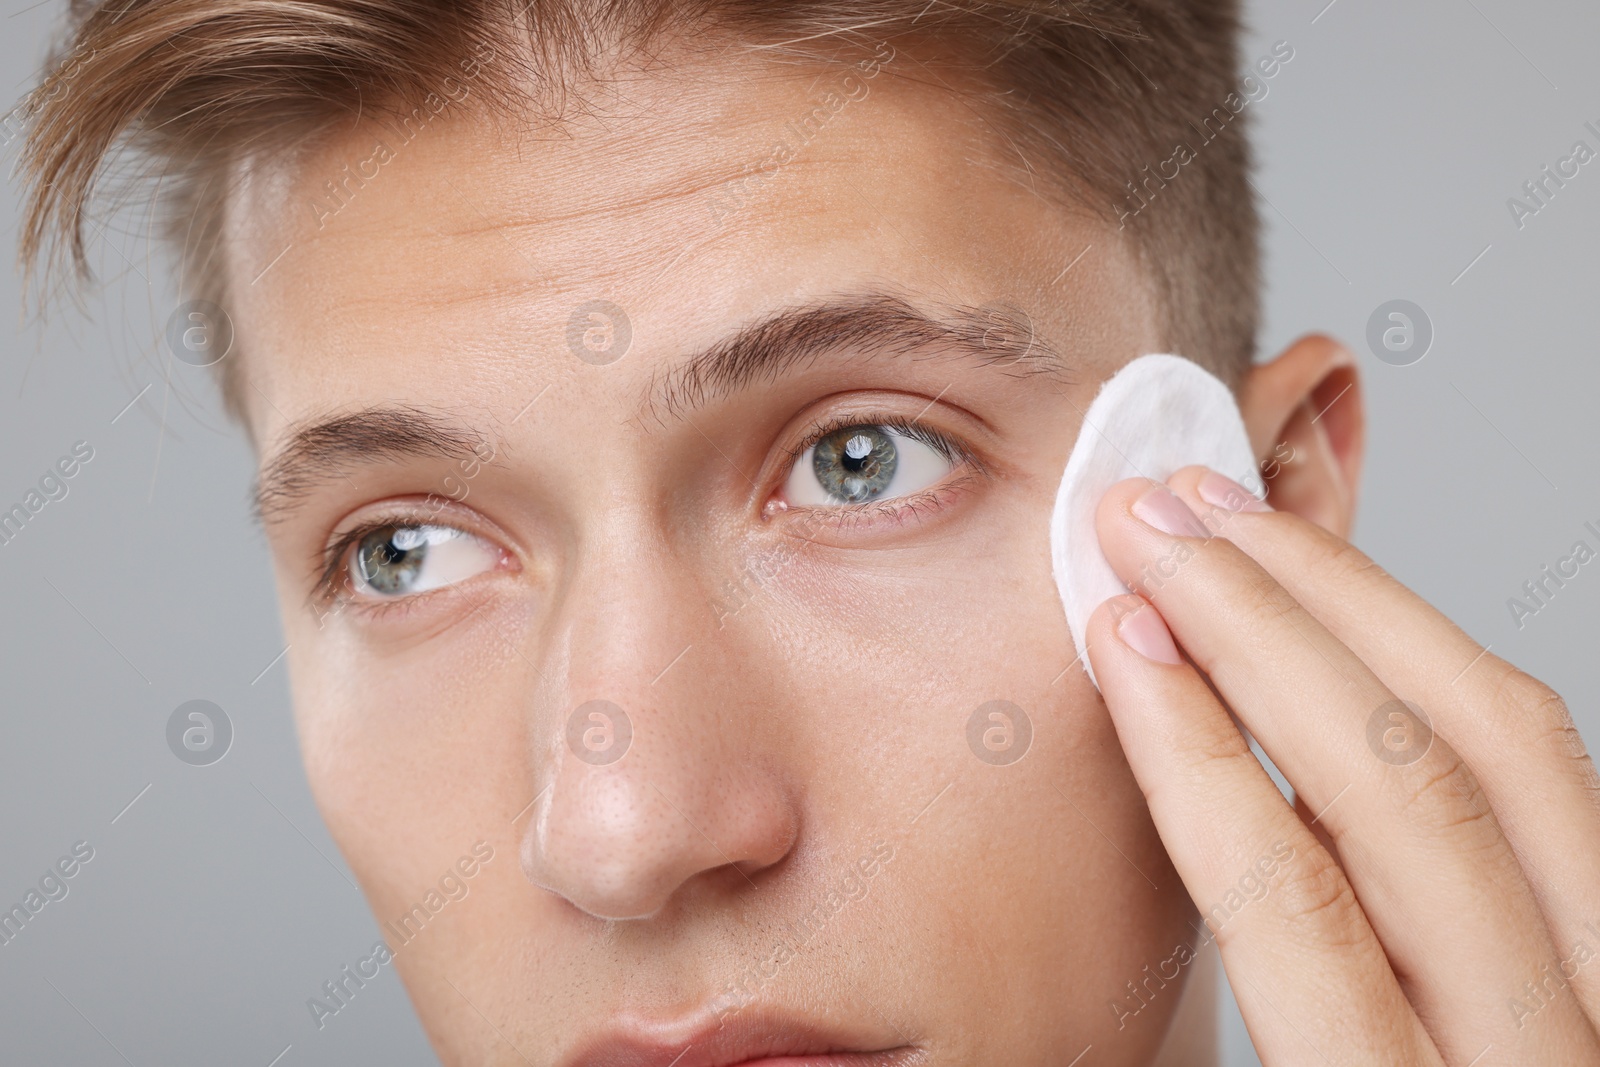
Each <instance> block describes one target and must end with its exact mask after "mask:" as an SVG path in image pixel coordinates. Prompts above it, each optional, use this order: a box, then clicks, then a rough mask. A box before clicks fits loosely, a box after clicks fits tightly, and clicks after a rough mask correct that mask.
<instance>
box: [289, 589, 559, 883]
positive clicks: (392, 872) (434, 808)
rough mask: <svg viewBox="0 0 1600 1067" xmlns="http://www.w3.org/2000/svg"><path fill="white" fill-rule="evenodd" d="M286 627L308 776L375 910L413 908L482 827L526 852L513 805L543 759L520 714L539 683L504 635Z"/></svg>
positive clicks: (308, 624) (303, 624) (497, 841)
mask: <svg viewBox="0 0 1600 1067" xmlns="http://www.w3.org/2000/svg"><path fill="white" fill-rule="evenodd" d="M286 633H287V639H288V641H289V642H290V650H289V653H288V656H287V657H286V658H287V660H288V662H289V671H290V681H291V689H292V692H293V698H294V709H295V723H296V730H297V733H298V735H299V741H300V747H301V754H302V758H303V761H304V764H305V769H306V777H307V780H308V783H309V785H310V787H311V791H312V794H313V796H314V797H315V798H316V802H317V807H318V810H319V811H320V813H321V815H322V817H323V820H324V822H325V823H326V824H327V826H328V830H329V832H330V833H331V834H332V836H333V838H334V840H335V841H336V843H337V844H338V846H339V848H340V851H341V852H342V853H343V854H344V856H345V858H346V860H347V861H348V862H349V864H350V866H351V868H352V869H353V870H354V871H355V872H356V873H357V875H358V876H359V877H360V879H361V882H362V884H363V886H364V887H366V888H367V890H368V893H369V895H370V896H371V898H372V902H373V904H374V907H375V908H376V907H378V905H379V903H380V901H382V902H385V904H386V905H387V906H393V905H400V904H402V902H404V903H406V904H408V903H409V902H410V897H412V896H415V895H416V894H417V893H418V892H421V891H423V890H424V889H425V888H426V887H427V886H429V885H431V884H433V883H435V882H437V880H438V878H439V875H440V872H441V871H443V870H445V869H447V868H449V867H450V866H451V864H453V863H455V862H456V860H457V859H458V858H459V856H461V855H462V854H464V853H466V852H467V851H469V850H470V847H471V845H472V844H473V843H474V841H476V840H477V839H478V836H480V835H485V834H487V835H488V837H489V840H490V842H491V844H492V845H493V846H494V847H495V849H496V851H497V852H499V851H501V850H502V849H505V850H507V854H511V853H512V852H513V851H514V841H513V839H512V837H511V836H510V830H509V827H510V823H509V819H510V818H511V816H512V815H513V814H515V808H516V807H517V805H515V804H511V807H510V810H508V811H506V812H505V813H504V814H502V813H501V810H500V809H501V808H505V807H506V806H507V805H508V804H510V799H509V798H511V797H513V796H515V795H516V794H517V791H518V790H519V789H520V788H521V786H520V785H516V784H513V783H514V782H516V781H518V780H519V775H520V774H521V773H522V772H524V771H525V768H526V767H527V764H528V761H529V755H528V753H527V752H526V751H525V748H526V737H527V735H526V733H517V732H516V726H517V719H516V715H515V711H514V709H517V708H519V707H522V706H524V705H525V704H526V702H527V700H528V699H529V698H530V697H531V696H532V694H533V693H534V689H533V687H532V686H531V684H530V683H529V681H528V679H527V678H526V677H525V676H524V670H519V669H518V664H520V662H521V661H520V660H516V659H514V658H512V659H510V660H507V658H506V657H505V656H501V655H496V654H495V653H494V651H493V650H494V649H496V648H502V647H504V643H503V642H500V643H495V642H491V641H489V640H487V639H485V635H483V634H481V633H475V632H469V631H465V630H463V631H462V632H460V633H456V634H450V635H444V636H443V637H436V638H434V639H433V641H432V642H430V643H425V644H423V645H420V646H418V647H416V648H414V649H411V650H392V649H387V648H378V647H368V646H367V645H366V644H365V643H364V642H363V641H362V640H361V639H360V637H359V636H358V634H357V632H356V631H355V629H354V628H352V627H351V626H349V625H348V624H347V623H346V622H342V621H333V622H329V623H328V624H327V626H326V628H325V629H320V630H319V629H318V626H317V623H316V620H315V619H314V618H307V619H306V620H304V621H301V620H300V619H299V618H298V617H296V618H295V620H294V621H293V622H292V623H291V624H290V625H288V626H286ZM525 800H526V798H524V802H525ZM497 827H500V828H505V829H504V832H503V833H501V834H499V835H498V836H497V835H495V834H494V833H493V830H494V828H497ZM402 910H403V909H402ZM383 913H384V912H383V910H381V909H380V914H383Z"/></svg>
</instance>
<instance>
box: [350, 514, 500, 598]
mask: <svg viewBox="0 0 1600 1067" xmlns="http://www.w3.org/2000/svg"><path fill="white" fill-rule="evenodd" d="M498 559H499V554H498V553H497V552H496V551H495V550H494V549H493V548H491V547H490V546H489V545H488V544H486V543H485V542H483V541H481V540H479V539H478V538H476V537H473V536H472V535H471V534H469V533H466V532H465V531H463V530H457V529H455V528H454V527H451V526H421V525H417V526H404V525H398V526H381V527H379V528H377V529H375V530H373V531H372V532H371V533H368V534H366V535H365V536H364V537H362V538H361V539H360V540H359V541H357V542H356V545H355V551H354V552H353V553H352V554H351V556H350V563H349V575H350V584H351V586H352V587H353V588H354V589H355V590H356V592H358V593H364V594H367V595H369V596H375V597H384V598H393V597H401V596H409V595H411V594H413V593H426V592H428V591H429V590H430V589H441V588H443V587H444V586H447V585H454V584H455V583H457V582H461V581H465V580H466V579H468V578H471V577H472V576H473V575H476V574H482V573H483V572H484V571H487V570H489V569H491V568H492V567H494V565H495V563H496V562H497V561H498Z"/></svg>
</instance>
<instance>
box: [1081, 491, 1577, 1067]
mask: <svg viewBox="0 0 1600 1067" xmlns="http://www.w3.org/2000/svg"><path fill="white" fill-rule="evenodd" d="M1168 484H1169V485H1170V487H1171V491H1170V492H1168V491H1167V489H1166V488H1165V487H1161V486H1160V485H1159V484H1158V483H1154V482H1150V481H1147V480H1144V479H1137V480H1132V481H1126V482H1121V483H1119V484H1117V485H1116V486H1114V487H1113V488H1112V489H1111V491H1110V492H1109V493H1107V494H1106V497H1105V498H1104V500H1103V501H1102V502H1101V504H1100V508H1099V511H1098V514H1097V522H1098V531H1099V536H1100V543H1101V548H1102V550H1103V551H1104V552H1105V554H1106V558H1107V559H1108V560H1110V562H1111V565H1112V566H1113V567H1114V568H1116V570H1117V572H1118V574H1120V575H1121V576H1122V578H1123V580H1124V581H1125V582H1127V583H1128V585H1129V586H1130V587H1131V588H1133V589H1135V590H1136V594H1132V595H1128V596H1122V597H1115V598H1113V599H1111V600H1108V601H1106V602H1105V603H1104V604H1103V605H1101V606H1100V607H1099V608H1098V609H1097V610H1096V612H1095V614H1094V616H1093V617H1092V618H1091V620H1090V623H1089V629H1088V637H1087V640H1088V647H1089V654H1090V656H1091V658H1092V660H1093V662H1094V669H1095V676H1096V678H1097V679H1098V680H1099V682H1100V685H1101V689H1102V691H1103V694H1104V696H1105V700H1106V705H1107V707H1108V708H1109V709H1110V712H1111V716H1112V718H1113V720H1114V721H1115V724H1116V729H1117V733H1118V736H1119V737H1120V738H1121V741H1122V746H1123V748H1124V750H1125V751H1126V753H1127V757H1128V760H1129V763H1130V764H1131V766H1132V768H1133V772H1134V774H1135V776H1136V777H1137V778H1138V780H1139V784H1140V786H1141V788H1142V789H1143V791H1144V794H1145V797H1146V798H1147V799H1148V801H1149V804H1150V811H1151V815H1152V816H1153V818H1154V820H1155V825H1156V827H1157V829H1158V830H1159V831H1160V834H1161V838H1162V841H1163V843H1164V844H1165V846H1166V848H1167V851H1168V852H1169V853H1170V855H1171V857H1172V861H1173V863H1174V865H1175V866H1176V868H1177V871H1178V873H1179V874H1180V875H1181V876H1182V878H1183V880H1184V884H1185V885H1186V887H1187V888H1188V890H1189V893H1190V895H1191V896H1192V897H1193V898H1194V902H1195V904H1196V906H1197V907H1198V908H1199V909H1200V913H1201V918H1202V919H1204V920H1205V921H1206V925H1207V928H1208V930H1209V931H1210V932H1209V934H1206V935H1203V936H1214V937H1215V938H1216V941H1217V943H1218V947H1219V948H1220V950H1221V955H1222V960H1223V963H1224V966H1225V967H1226V969H1227V973H1228V979H1229V981H1230V982H1231V983H1232V985H1233V988H1234V992H1235V994H1236V995H1237V998H1238V1001H1239V1007H1240V1010H1241V1012H1242V1013H1243V1015H1244V1019H1245V1022H1246V1024H1247V1025H1248V1027H1249V1029H1250V1035H1251V1038H1252V1040H1253V1041H1254V1042H1255V1046H1256V1049H1257V1052H1258V1054H1259V1055H1260V1057H1261V1061H1262V1063H1263V1064H1265V1065H1267V1067H1288V1065H1298V1064H1307V1065H1317V1067H1322V1065H1325V1064H1384V1065H1408V1064H1450V1065H1452V1067H1468V1065H1471V1067H1492V1065H1499V1064H1506V1065H1519V1067H1523V1065H1526V1067H1535V1065H1537V1067H1545V1065H1549V1067H1555V1065H1562V1067H1579V1065H1594V1064H1600V1039H1597V1037H1596V1029H1595V1022H1596V1020H1600V778H1597V776H1596V774H1595V768H1594V763H1593V762H1592V761H1591V760H1590V758H1589V756H1588V754H1587V753H1586V752H1585V750H1584V747H1583V743H1582V741H1581V740H1580V739H1579V737H1578V734H1577V731H1576V730H1575V729H1574V727H1573V723H1572V719H1571V717H1570V715H1569V714H1568V712H1567V708H1566V705H1565V704H1564V703H1563V702H1562V700H1561V698H1560V697H1559V696H1557V694H1556V693H1555V692H1554V691H1552V690H1551V689H1550V688H1549V687H1548V686H1546V685H1544V684H1543V683H1541V682H1539V681H1538V680H1536V679H1534V678H1532V677H1530V676H1528V675H1527V674H1524V673H1523V672H1521V671H1519V670H1517V669H1516V668H1515V667H1513V666H1512V665H1511V664H1509V663H1506V662H1505V661H1504V660H1501V659H1499V658H1498V657H1496V656H1493V655H1489V654H1488V653H1487V652H1486V651H1485V650H1484V649H1483V648H1482V647H1480V646H1479V645H1478V644H1477V642H1475V641H1473V640H1472V639H1471V638H1470V637H1468V636H1467V635H1466V634H1465V633H1463V632H1462V631H1461V630H1460V629H1458V628H1457V627H1456V626H1455V625H1453V624H1452V623H1451V622H1450V621H1449V620H1448V619H1446V618H1445V617H1444V616H1442V615H1441V614H1439V612H1438V611H1436V610H1434V609H1433V608H1432V607H1430V606H1429V605H1428V604H1427V603H1425V602H1424V601H1422V600H1421V599H1420V598H1419V597H1417V596H1416V595H1415V594H1414V593H1412V592H1410V591H1409V590H1408V589H1406V588H1405V587H1404V586H1402V585H1401V584H1400V583H1399V582H1397V581H1395V580H1394V579H1393V578H1391V577H1390V576H1389V575H1388V574H1386V573H1385V572H1384V571H1383V570H1382V569H1381V568H1379V567H1378V566H1377V565H1375V564H1374V563H1373V562H1372V561H1371V560H1369V559H1368V558H1367V557H1366V556H1364V555H1362V554H1361V553H1360V552H1359V551H1357V550H1356V549H1354V548H1352V547H1351V546H1350V545H1349V544H1347V543H1346V542H1345V541H1343V540H1342V539H1340V538H1338V537H1336V536H1334V535H1333V534H1330V533H1328V532H1327V531H1325V530H1323V529H1321V528H1320V527H1318V526H1316V525H1314V524H1312V523H1310V522H1307V521H1306V520H1304V519H1301V518H1299V517H1298V516H1295V515H1292V514H1288V513H1286V512H1276V511H1272V510H1271V509H1269V508H1266V506H1265V505H1262V504H1260V503H1259V502H1256V501H1255V499H1254V497H1250V496H1249V495H1248V494H1246V493H1245V492H1244V491H1243V490H1242V489H1240V488H1239V487H1238V486H1236V485H1234V483H1232V482H1230V481H1228V480H1227V479H1225V478H1222V477H1221V476H1220V475H1217V474H1215V473H1213V472H1209V471H1207V470H1206V469H1205V468H1203V467H1187V468H1185V469H1183V470H1181V471H1179V472H1178V473H1177V474H1175V475H1174V476H1173V477H1172V478H1171V479H1170V481H1169V483H1168ZM1230 487H1231V488H1230ZM1147 491H1148V493H1147ZM1207 497H1209V498H1210V499H1209V500H1208V499H1207ZM1186 505H1187V506H1186ZM1219 505H1220V506H1219ZM1197 516H1198V518H1197ZM1201 518H1203V522H1202V521H1201ZM1142 520H1143V521H1142ZM1163 527H1164V528H1163ZM1208 532H1209V534H1211V535H1215V536H1208ZM1138 594H1143V595H1138ZM1169 628H1170V629H1169ZM1174 637H1175V638H1176V642H1177V647H1178V648H1181V649H1182V650H1183V653H1186V654H1187V658H1185V657H1184V656H1182V655H1180V654H1179V652H1178V651H1177V648H1175V647H1174V644H1173V638H1174ZM1402 701H1405V702H1408V703H1402ZM1408 704H1409V706H1408ZM1417 709H1420V711H1421V712H1422V715H1420V716H1419V715H1418V713H1417ZM1230 711H1231V712H1232V713H1233V715H1234V716H1237V719H1238V722H1239V723H1241V724H1243V726H1244V727H1245V728H1247V729H1248V730H1249V731H1250V733H1251V734H1253V735H1254V736H1255V738H1256V739H1257V740H1258V741H1259V742H1260V744H1261V747H1262V748H1263V749H1264V750H1265V751H1266V753H1267V754H1268V755H1269V756H1270V757H1271V758H1272V760H1273V762H1274V763H1275V764H1277V766H1278V768H1279V769H1280V770H1281V771H1282V772H1283V773H1284V775H1285V776H1286V777H1287V778H1288V780H1289V782H1290V783H1291V784H1292V785H1293V786H1294V790H1295V802H1294V805H1293V807H1291V806H1290V805H1289V804H1288V803H1287V802H1286V801H1285V800H1284V799H1283V796H1282V794H1281V793H1280V792H1279V791H1278V788H1277V787H1276V786H1275V785H1274V784H1273V782H1272V780H1271V778H1269V777H1268V775H1267V773H1266V771H1265V770H1263V769H1262V767H1261V765H1260V764H1259V763H1258V762H1257V761H1256V759H1255V757H1254V756H1253V755H1252V754H1251V752H1250V749H1249V746H1248V743H1247V742H1246V740H1245V737H1244V736H1243V735H1242V734H1241V733H1240V730H1239V729H1238V727H1237V726H1236V725H1235V723H1234V721H1233V719H1232V718H1230V715H1229V712H1230ZM1430 723H1431V728H1430V726H1429V724H1430ZM1241 885H1245V886H1249V887H1252V888H1253V887H1256V886H1264V887H1265V888H1264V889H1263V890H1261V891H1259V892H1249V893H1246V892H1241Z"/></svg>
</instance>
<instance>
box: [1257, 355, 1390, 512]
mask: <svg viewBox="0 0 1600 1067" xmlns="http://www.w3.org/2000/svg"><path fill="white" fill-rule="evenodd" d="M1239 407H1240V411H1241V413H1242V414H1243V415H1244V420H1245V425H1246V426H1247V427H1248V428H1249V430H1250V443H1251V446H1252V447H1253V448H1254V449H1255V453H1256V456H1257V458H1258V459H1259V460H1260V463H1261V474H1262V478H1263V479H1264V480H1265V481H1266V483H1267V487H1268V496H1267V499H1268V501H1269V502H1270V503H1271V504H1272V506H1273V507H1274V508H1276V509H1277V510H1279V511H1292V512H1294V513H1295V514H1297V515H1300V516H1302V517H1303V518H1306V519H1310V520H1311V521H1312V522H1315V523H1316V524H1317V525H1319V526H1321V527H1322V528H1323V529H1325V530H1328V531H1329V532H1331V533H1334V534H1337V535H1339V536H1340V537H1345V538H1348V537H1349V536H1350V532H1351V529H1352V528H1353V527H1354V525H1355V509H1356V497H1357V492H1358V489H1359V487H1360V482H1361V463H1362V458H1363V456H1364V454H1365V450H1366V413H1365V408H1364V405H1363V398H1362V393H1361V379H1360V373H1359V370H1358V368H1357V366H1356V358H1355V356H1354V355H1353V354H1352V353H1351V352H1350V350H1349V349H1347V348H1345V347H1344V346H1343V345H1341V344H1339V342H1337V341H1335V340H1333V339H1332V338H1331V337H1326V336H1324V335H1321V334H1311V335H1309V336H1306V337H1302V338H1300V339H1299V340H1298V341H1296V342H1294V344H1292V345H1290V346H1289V347H1288V348H1287V349H1285V350H1284V351H1283V352H1282V353H1281V354H1279V355H1278V356H1277V358H1275V359H1273V360H1272V361H1271V362H1269V363H1263V364H1259V365H1257V366H1255V367H1253V368H1252V369H1251V371H1250V373H1249V374H1248V375H1247V376H1246V379H1245V384H1244V388H1243V389H1242V391H1241V395H1240V398H1239Z"/></svg>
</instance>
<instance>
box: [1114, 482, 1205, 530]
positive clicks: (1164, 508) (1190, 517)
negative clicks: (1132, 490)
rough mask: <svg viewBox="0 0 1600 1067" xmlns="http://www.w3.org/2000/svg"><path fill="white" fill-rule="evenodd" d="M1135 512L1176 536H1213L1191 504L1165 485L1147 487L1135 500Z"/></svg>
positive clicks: (1141, 517)
mask: <svg viewBox="0 0 1600 1067" xmlns="http://www.w3.org/2000/svg"><path fill="white" fill-rule="evenodd" d="M1133 514H1134V516H1135V517H1136V518H1138V519H1139V520H1140V521H1141V522H1145V523H1148V524H1149V525H1151V526H1154V527H1155V528H1156V529H1158V530H1160V531H1161V532H1162V533H1169V534H1172V535H1173V536H1174V537H1210V536H1211V534H1210V533H1209V532H1208V531H1207V530H1206V528H1205V527H1204V526H1202V525H1200V520H1199V519H1197V518H1195V514H1194V512H1192V511H1190V510H1189V505H1188V504H1185V503H1184V502H1183V501H1182V500H1179V499H1178V498H1177V496H1175V495H1174V494H1173V492H1172V490H1170V489H1168V488H1167V487H1166V486H1164V485H1152V486H1151V487H1150V488H1149V489H1146V490H1145V491H1144V495H1143V496H1141V497H1140V498H1139V499H1138V500H1135V501H1134V502H1133Z"/></svg>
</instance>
